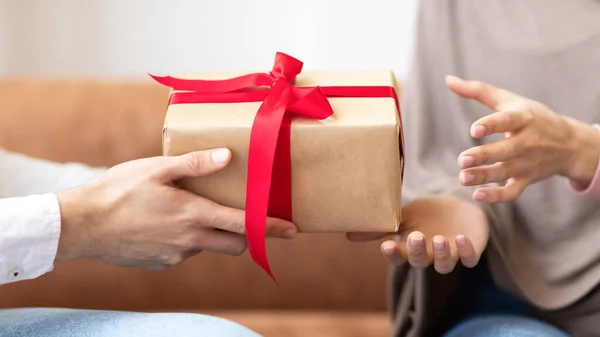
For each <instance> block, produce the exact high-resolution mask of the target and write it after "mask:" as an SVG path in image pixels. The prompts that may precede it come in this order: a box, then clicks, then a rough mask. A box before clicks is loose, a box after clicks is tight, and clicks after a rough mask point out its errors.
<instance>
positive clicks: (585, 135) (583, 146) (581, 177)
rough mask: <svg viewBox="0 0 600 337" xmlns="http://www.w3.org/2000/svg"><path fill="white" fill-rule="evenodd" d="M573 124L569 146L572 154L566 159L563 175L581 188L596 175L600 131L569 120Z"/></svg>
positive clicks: (588, 183)
mask: <svg viewBox="0 0 600 337" xmlns="http://www.w3.org/2000/svg"><path fill="white" fill-rule="evenodd" d="M571 124H573V126H574V130H575V132H574V137H573V142H572V144H571V146H570V151H571V153H572V155H571V156H570V160H567V161H566V163H565V164H566V166H567V167H566V170H565V171H564V173H563V176H565V177H567V178H568V179H570V180H571V181H573V182H574V183H575V184H577V185H578V186H582V187H583V188H585V187H587V186H589V185H590V184H591V183H592V180H593V179H594V176H595V175H596V170H597V169H598V162H599V160H600V132H599V130H598V129H597V128H596V127H595V126H593V125H589V124H585V123H581V122H578V121H574V120H572V121H571Z"/></svg>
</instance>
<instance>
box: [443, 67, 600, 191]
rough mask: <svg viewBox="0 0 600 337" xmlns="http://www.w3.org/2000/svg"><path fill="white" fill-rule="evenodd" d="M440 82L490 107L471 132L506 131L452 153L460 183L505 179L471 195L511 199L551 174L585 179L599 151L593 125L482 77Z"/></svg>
mask: <svg viewBox="0 0 600 337" xmlns="http://www.w3.org/2000/svg"><path fill="white" fill-rule="evenodd" d="M446 83H447V85H448V87H449V88H450V89H451V90H452V91H454V92H455V93H456V94H458V95H460V96H462V97H465V98H469V99H475V100H477V101H478V102H480V103H481V104H483V105H485V106H486V107H488V108H489V109H490V110H491V111H492V112H493V113H492V114H491V115H489V116H486V117H483V118H481V119H479V120H478V121H476V122H475V123H473V125H472V126H471V136H472V137H475V138H482V137H486V136H489V135H491V134H495V133H504V134H505V136H506V138H505V139H503V140H500V141H497V142H494V143H490V144H485V145H482V146H478V147H473V148H470V149H468V150H466V151H464V152H463V153H461V154H460V156H459V157H458V165H459V166H460V168H461V169H462V171H461V172H460V175H459V180H460V182H461V183H462V184H463V185H465V186H476V185H483V184H487V183H503V182H507V183H506V185H505V186H500V187H481V188H478V189H477V190H475V192H474V194H473V199H474V200H476V201H480V202H506V201H512V200H515V199H516V198H517V197H518V196H519V195H520V194H521V192H523V190H524V189H525V188H526V187H527V186H529V185H530V184H533V183H535V182H538V181H540V180H544V179H547V178H549V177H551V176H553V175H556V174H558V175H562V176H565V177H567V178H569V179H571V180H573V181H576V182H577V183H578V185H583V186H587V185H589V184H590V183H591V180H592V178H593V176H594V172H595V170H596V167H597V164H598V158H599V156H600V133H599V132H598V131H597V130H596V129H594V127H592V126H591V125H588V124H585V123H581V122H579V121H576V120H573V119H570V118H568V117H565V116H562V115H559V114H557V113H555V112H554V111H552V110H551V109H550V108H548V107H547V106H545V105H543V104H541V103H539V102H535V101H532V100H529V99H527V98H523V97H521V96H519V95H516V94H514V93H511V92H508V91H506V90H502V89H498V88H495V87H493V86H491V85H488V84H485V83H482V82H474V81H464V80H461V79H458V78H456V77H452V76H449V77H448V78H447V79H446Z"/></svg>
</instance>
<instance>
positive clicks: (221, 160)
mask: <svg viewBox="0 0 600 337" xmlns="http://www.w3.org/2000/svg"><path fill="white" fill-rule="evenodd" d="M210 158H211V159H212V161H213V163H214V164H217V165H221V164H225V163H226V162H227V160H228V159H229V150H227V149H216V150H213V151H212V152H211V154H210Z"/></svg>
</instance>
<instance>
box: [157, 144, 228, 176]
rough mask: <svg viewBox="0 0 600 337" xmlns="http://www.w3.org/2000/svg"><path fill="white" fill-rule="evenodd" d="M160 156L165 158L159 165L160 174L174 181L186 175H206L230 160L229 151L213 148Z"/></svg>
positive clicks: (217, 169) (221, 167)
mask: <svg viewBox="0 0 600 337" xmlns="http://www.w3.org/2000/svg"><path fill="white" fill-rule="evenodd" d="M162 158H165V160H164V164H163V165H162V166H161V167H159V170H160V173H161V175H162V176H163V177H164V178H165V179H167V180H169V181H174V180H179V179H182V178H186V177H201V176H206V175H209V174H213V173H215V172H217V171H219V170H221V169H223V168H224V167H225V166H227V164H229V161H230V160H231V151H229V150H228V149H213V150H205V151H197V152H190V153H186V154H183V155H180V156H172V157H162Z"/></svg>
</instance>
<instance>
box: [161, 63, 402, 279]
mask: <svg viewBox="0 0 600 337" xmlns="http://www.w3.org/2000/svg"><path fill="white" fill-rule="evenodd" d="M302 66H303V63H302V62H301V61H299V60H297V59H295V58H293V57H291V56H289V55H286V54H284V53H280V52H278V53H277V54H276V55H275V64H274V65H273V70H272V71H271V72H270V73H268V74H267V73H254V74H248V75H243V76H239V77H235V78H231V79H226V80H211V81H206V80H186V79H178V78H173V77H169V76H167V77H158V76H153V75H150V76H151V77H152V78H154V79H155V80H156V81H157V82H159V83H161V84H163V85H165V86H168V87H171V88H173V89H174V90H183V92H174V93H173V94H172V95H171V97H170V99H169V104H185V103H237V102H258V101H263V103H262V105H261V106H260V108H259V109H258V112H257V113H256V117H255V119H254V123H253V125H252V130H251V133H250V146H249V154H248V177H247V185H246V236H247V241H248V249H249V250H250V255H251V256H252V259H253V260H254V261H255V262H256V263H257V264H258V265H259V266H260V267H262V268H263V269H264V270H265V271H266V272H267V273H268V274H269V276H271V278H272V279H273V280H275V277H274V276H273V273H272V271H271V268H270V266H269V262H268V259H267V253H266V248H265V231H266V227H265V224H266V219H267V216H272V217H277V218H281V219H285V220H289V221H292V180H291V176H292V175H291V173H292V164H291V153H290V136H291V124H292V118H293V117H295V116H301V117H306V118H312V119H325V118H327V117H329V116H331V115H332V114H333V109H332V108H331V105H330V104H329V101H328V100H327V97H390V98H394V99H395V101H396V107H397V108H398V113H400V107H399V104H398V97H397V95H396V91H395V89H394V88H393V87H386V86H381V87H377V86H370V87H337V86H336V87H307V88H299V87H294V86H293V83H294V81H295V79H296V76H297V75H298V74H300V72H301V71H302ZM265 87H267V88H266V89H267V90H264V89H265ZM268 87H270V89H268ZM402 144H404V142H403V141H402Z"/></svg>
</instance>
